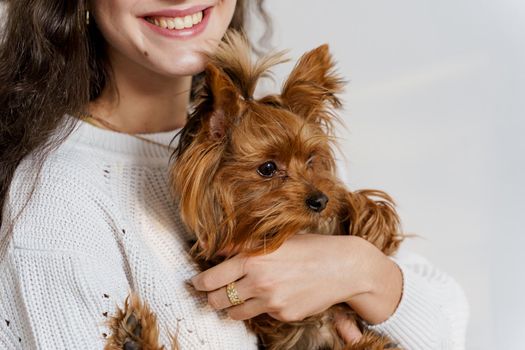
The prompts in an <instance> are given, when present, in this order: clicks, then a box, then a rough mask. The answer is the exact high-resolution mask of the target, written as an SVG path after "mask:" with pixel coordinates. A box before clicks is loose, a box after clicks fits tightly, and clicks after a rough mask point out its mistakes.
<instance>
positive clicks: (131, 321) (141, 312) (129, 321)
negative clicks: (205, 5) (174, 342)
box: [104, 295, 165, 350]
mask: <svg viewBox="0 0 525 350" xmlns="http://www.w3.org/2000/svg"><path fill="white" fill-rule="evenodd" d="M108 323H109V328H110V330H111V333H112V334H111V336H109V337H108V339H107V342H106V346H105V347H104V350H164V349H165V348H164V347H163V346H160V345H159V327H158V325H157V318H156V316H155V314H154V313H153V312H152V311H151V309H150V308H149V307H148V305H147V304H145V303H142V302H141V301H140V299H139V297H137V296H136V295H130V296H128V297H127V298H126V302H125V305H124V309H120V308H117V312H116V314H115V316H113V317H112V318H111V319H110V320H109V321H108Z"/></svg>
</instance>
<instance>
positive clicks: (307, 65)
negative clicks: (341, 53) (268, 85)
mask: <svg viewBox="0 0 525 350" xmlns="http://www.w3.org/2000/svg"><path fill="white" fill-rule="evenodd" d="M343 84H344V82H343V80H342V79H341V78H340V77H339V76H338V75H337V74H336V73H335V64H334V61H333V59H332V56H331V54H330V52H329V50H328V45H327V44H324V45H321V46H319V47H318V48H316V49H314V50H312V51H309V52H307V53H305V54H304V55H303V56H302V57H301V59H300V60H299V62H298V63H297V64H296V65H295V67H294V69H293V70H292V72H291V74H290V76H289V77H288V79H287V80H286V82H285V83H284V86H283V89H282V93H281V100H282V102H283V103H284V105H286V106H288V107H289V108H290V109H291V110H292V112H294V113H296V114H298V115H301V116H303V117H305V118H310V117H311V116H315V115H316V114H325V115H326V114H327V113H326V112H327V111H328V110H329V109H330V108H339V107H341V101H340V100H339V98H338V97H337V94H339V93H340V92H341V91H342V88H343Z"/></svg>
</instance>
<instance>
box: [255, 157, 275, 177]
mask: <svg viewBox="0 0 525 350" xmlns="http://www.w3.org/2000/svg"><path fill="white" fill-rule="evenodd" d="M276 171H277V165H275V163H274V162H272V161H269V162H266V163H264V164H262V165H261V166H259V168H257V173H259V175H261V176H264V177H272V176H273V174H275V172H276Z"/></svg>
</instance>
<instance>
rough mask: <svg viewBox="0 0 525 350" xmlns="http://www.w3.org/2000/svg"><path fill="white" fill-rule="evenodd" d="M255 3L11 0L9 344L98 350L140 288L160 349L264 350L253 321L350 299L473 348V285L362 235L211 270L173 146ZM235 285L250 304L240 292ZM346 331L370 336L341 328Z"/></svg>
mask: <svg viewBox="0 0 525 350" xmlns="http://www.w3.org/2000/svg"><path fill="white" fill-rule="evenodd" d="M250 3H251V4H252V5H253V4H254V3H255V2H250ZM257 4H258V5H259V11H260V10H261V9H262V7H261V5H262V4H261V1H257ZM247 5H248V2H247V1H246V0H245V1H241V0H237V1H235V0H187V1H184V0H180V1H166V0H154V1H153V0H148V1H146V0H112V1H107V0H93V1H91V2H89V3H85V2H84V1H66V0H36V1H35V0H32V1H29V0H16V1H8V2H7V8H6V13H5V16H7V21H5V25H4V32H3V36H2V40H1V46H0V165H1V170H0V208H2V211H1V217H0V348H2V349H101V348H103V345H104V338H105V337H107V336H108V330H107V327H106V325H105V320H106V319H107V317H108V316H110V315H111V314H112V313H113V312H114V311H115V306H116V305H117V304H119V305H122V302H123V300H124V299H125V297H126V296H127V294H128V293H129V291H130V290H133V291H135V292H137V293H138V294H139V295H140V296H141V297H142V298H143V299H144V300H146V301H148V303H149V304H150V305H151V307H152V309H153V311H154V312H155V313H156V314H157V316H158V320H159V324H160V325H161V326H160V327H161V339H162V341H163V342H164V343H166V344H167V343H168V337H169V333H170V332H171V333H175V332H177V334H178V339H179V343H180V345H181V347H182V349H208V348H210V349H243V350H245V349H256V339H255V336H254V335H253V334H250V333H249V332H248V331H247V330H246V328H245V326H244V323H243V322H240V321H239V320H244V319H247V318H251V317H254V316H256V315H258V314H261V313H269V314H270V315H271V316H273V317H275V318H277V319H280V320H283V321H293V320H297V319H302V318H305V317H307V316H309V315H312V314H315V313H317V312H319V311H321V310H324V309H325V308H327V307H329V306H330V305H333V304H336V303H341V302H346V303H348V304H349V305H350V306H351V307H352V308H353V309H354V310H356V311H357V312H358V313H359V315H360V316H361V317H362V318H363V319H364V320H365V321H366V322H368V323H369V327H370V328H372V329H375V330H377V331H379V332H383V333H385V334H388V335H390V336H391V337H393V338H394V339H396V340H397V341H398V342H399V344H400V345H401V346H402V347H403V348H405V349H417V350H421V349H462V348H463V346H464V345H463V343H464V331H465V325H466V319H467V310H466V301H465V298H464V295H463V292H462V290H461V289H460V287H459V286H458V285H457V284H456V283H455V282H454V281H453V280H452V279H451V278H450V277H448V276H447V275H446V274H443V273H441V272H439V271H438V270H436V269H435V268H434V267H433V266H432V265H430V264H429V263H428V262H426V261H425V260H424V259H423V258H420V257H414V256H398V257H395V258H388V257H386V256H385V255H383V254H382V253H381V252H380V251H378V250H377V249H376V248H375V247H373V246H371V245H370V244H368V243H367V242H366V241H364V240H362V239H360V238H356V237H326V236H321V235H315V234H308V235H300V236H297V237H295V238H292V239H290V240H289V241H288V242H286V243H285V244H284V245H283V246H282V247H281V248H279V249H278V250H277V251H275V252H273V253H271V254H268V255H265V256H259V257H253V258H246V257H235V258H232V259H230V260H227V261H225V262H224V263H222V264H220V265H217V266H216V267H214V268H212V269H210V270H207V271H205V272H202V273H200V274H199V273H198V271H197V269H196V267H195V266H194V264H193V263H192V261H191V258H190V257H189V256H188V254H187V247H186V242H187V240H188V238H189V237H188V236H187V233H186V232H185V231H184V229H183V226H182V223H181V222H180V221H179V219H178V215H177V208H176V207H175V206H174V205H173V201H172V199H171V198H170V195H169V190H168V186H167V173H168V171H167V170H168V162H169V158H170V156H171V154H172V151H173V149H172V148H171V147H170V145H169V144H170V141H171V140H172V139H173V137H174V136H175V134H176V133H177V131H178V130H179V129H180V128H181V127H182V126H184V123H185V121H186V115H187V110H188V106H189V103H190V101H191V90H192V77H196V76H197V77H198V74H199V72H201V71H202V70H203V68H204V65H205V58H204V55H203V51H210V50H213V49H214V48H215V47H216V46H217V44H218V42H219V40H220V39H221V37H222V36H223V35H224V33H225V31H226V30H227V28H228V27H231V28H236V29H242V27H243V24H244V22H245V20H246V16H247ZM193 80H195V78H193ZM87 114H89V115H91V116H92V117H91V118H90V119H85V118H80V117H81V116H85V115H87ZM130 134H131V135H130ZM172 145H173V144H172ZM312 256H315V257H317V258H316V259H315V261H313V259H312V258H311V257H312ZM188 281H191V282H192V284H193V287H189V285H188V283H187V282H188ZM233 281H237V292H238V294H239V295H240V297H241V298H242V299H244V300H245V302H244V303H242V304H240V305H232V303H231V302H230V300H229V299H228V297H227V294H226V286H227V285H228V284H229V283H230V282H233ZM198 291H200V292H198ZM218 310H223V311H218ZM226 316H229V317H226ZM340 331H341V334H342V336H343V337H345V338H346V339H348V340H349V341H351V340H353V339H356V338H358V337H359V336H360V333H359V331H358V330H357V328H356V327H355V326H353V325H351V324H346V323H345V322H341V323H340Z"/></svg>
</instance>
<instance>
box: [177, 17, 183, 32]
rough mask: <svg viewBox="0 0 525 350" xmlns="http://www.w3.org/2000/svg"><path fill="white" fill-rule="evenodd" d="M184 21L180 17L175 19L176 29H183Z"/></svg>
mask: <svg viewBox="0 0 525 350" xmlns="http://www.w3.org/2000/svg"><path fill="white" fill-rule="evenodd" d="M183 28H184V20H183V19H182V18H180V17H175V29H183Z"/></svg>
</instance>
